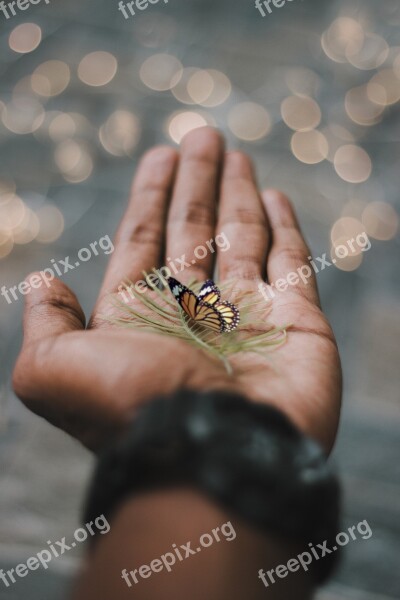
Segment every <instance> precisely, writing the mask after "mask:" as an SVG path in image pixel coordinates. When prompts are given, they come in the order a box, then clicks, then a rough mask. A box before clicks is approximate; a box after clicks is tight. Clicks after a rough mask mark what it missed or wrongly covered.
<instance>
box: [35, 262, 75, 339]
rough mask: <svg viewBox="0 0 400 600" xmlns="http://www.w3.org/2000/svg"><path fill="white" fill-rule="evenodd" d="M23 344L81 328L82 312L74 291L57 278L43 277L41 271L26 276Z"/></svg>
mask: <svg viewBox="0 0 400 600" xmlns="http://www.w3.org/2000/svg"><path fill="white" fill-rule="evenodd" d="M25 281H26V283H27V285H28V286H29V287H28V288H27V290H28V293H27V294H26V296H25V312H24V345H25V344H31V343H34V342H38V341H40V340H43V339H45V338H48V337H53V336H58V335H61V334H63V333H67V332H68V331H78V330H82V329H85V322H86V319H85V314H84V312H83V310H82V307H81V305H80V304H79V301H78V299H77V297H76V296H75V294H74V293H73V292H72V291H71V290H70V289H69V287H68V286H67V285H65V283H63V282H62V281H60V280H59V279H53V280H51V281H50V280H49V279H46V277H45V276H44V273H42V272H41V273H31V274H30V275H29V276H28V277H27V278H26V280H25Z"/></svg>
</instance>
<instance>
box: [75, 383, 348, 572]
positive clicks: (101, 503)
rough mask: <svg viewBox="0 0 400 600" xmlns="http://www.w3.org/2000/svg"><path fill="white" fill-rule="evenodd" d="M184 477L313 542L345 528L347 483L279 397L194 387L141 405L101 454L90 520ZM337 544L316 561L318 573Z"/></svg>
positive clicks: (241, 511) (255, 518)
mask: <svg viewBox="0 0 400 600" xmlns="http://www.w3.org/2000/svg"><path fill="white" fill-rule="evenodd" d="M180 484H185V485H190V486H193V487H195V488H197V489H198V490H199V491H201V492H203V493H205V494H206V495H207V496H208V497H210V498H211V499H212V500H214V501H216V502H217V503H219V504H220V505H222V506H224V507H226V508H229V509H230V510H232V511H233V512H236V513H237V514H238V515H239V516H240V517H242V518H243V519H244V520H246V521H247V522H248V523H249V525H252V526H254V527H255V528H256V529H258V530H261V531H263V532H265V533H266V534H277V535H279V536H282V537H285V538H288V539H290V540H293V541H299V542H301V543H303V544H304V549H305V550H306V549H307V547H308V544H309V543H310V542H312V543H320V542H323V541H324V540H328V541H330V540H333V539H334V537H335V535H336V533H337V531H338V530H339V529H338V527H339V523H338V519H339V502H340V491H339V484H338V481H337V478H336V477H335V476H334V475H333V474H332V472H331V470H330V469H329V468H328V466H327V463H326V456H325V455H324V453H323V451H322V450H321V448H320V447H319V446H318V444H317V443H316V442H314V441H313V440H311V439H310V438H308V437H306V436H305V435H303V434H302V433H301V432H300V431H299V430H298V429H297V428H296V427H295V426H294V425H293V424H292V423H291V422H290V421H289V419H288V418H287V417H286V416H285V415H284V414H283V413H281V412H280V411H279V410H277V409H276V408H274V407H272V406H268V405H265V404H260V403H255V402H251V401H249V400H246V399H245V398H244V397H242V396H239V395H236V394H232V393H229V392H219V391H218V392H217V391H215V392H195V391H190V390H182V391H180V392H178V393H176V394H175V395H173V396H171V397H165V398H156V399H154V400H152V401H151V402H149V403H147V404H146V405H144V406H142V407H141V408H140V410H139V411H138V414H137V415H136V416H135V420H134V421H133V422H132V424H131V426H130V428H129V431H127V433H126V435H124V436H123V437H121V438H119V439H118V440H115V441H114V442H113V443H112V445H111V446H110V447H109V448H108V449H107V450H106V451H105V452H104V453H103V454H102V455H101V456H100V459H99V462H98V465H97V468H96V471H95V475H94V479H93V482H92V485H91V488H90V491H89V494H88V499H87V505H86V510H85V515H84V519H85V522H88V521H90V520H93V519H94V518H95V517H96V516H97V515H99V514H104V515H105V516H106V517H107V518H108V519H110V518H112V516H113V514H114V513H115V511H116V509H117V508H118V506H119V505H120V504H121V503H122V502H123V501H124V500H125V499H127V498H131V497H133V496H135V495H138V494H139V493H140V492H142V491H144V490H149V489H157V488H161V487H166V486H168V487H171V486H174V485H180ZM93 539H94V538H93ZM337 554H338V553H337V552H336V553H333V554H331V555H330V556H329V557H326V558H324V560H323V561H318V562H317V563H316V565H317V566H316V568H315V569H313V570H315V575H316V579H317V580H318V581H322V580H324V579H325V578H326V576H327V575H328V574H329V573H330V571H331V569H332V566H333V564H334V562H336V558H337Z"/></svg>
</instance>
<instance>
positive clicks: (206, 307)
mask: <svg viewBox="0 0 400 600" xmlns="http://www.w3.org/2000/svg"><path fill="white" fill-rule="evenodd" d="M168 285H169V288H170V290H171V292H172V294H173V296H174V298H175V299H176V301H177V302H178V304H179V305H180V307H181V308H182V310H183V311H184V312H185V313H186V315H187V316H188V317H190V319H192V320H193V321H195V322H196V323H198V324H199V325H203V326H204V327H208V328H209V329H212V330H214V331H218V332H219V333H226V332H229V331H233V330H234V329H236V327H237V326H238V323H239V318H240V317H239V311H238V309H237V308H236V306H235V305H234V304H231V303H230V302H221V301H220V300H221V292H220V290H219V289H218V287H217V286H216V285H215V283H214V282H213V281H212V280H211V279H208V280H207V281H206V282H205V283H204V284H203V285H202V286H201V289H200V291H199V293H198V294H197V295H196V294H195V293H194V292H192V290H190V289H189V288H188V287H186V286H185V285H183V284H182V283H180V282H179V281H177V280H176V279H174V278H173V277H169V278H168Z"/></svg>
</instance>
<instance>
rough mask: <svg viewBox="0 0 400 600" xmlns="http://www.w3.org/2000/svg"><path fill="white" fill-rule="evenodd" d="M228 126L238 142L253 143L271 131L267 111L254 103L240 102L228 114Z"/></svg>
mask: <svg viewBox="0 0 400 600" xmlns="http://www.w3.org/2000/svg"><path fill="white" fill-rule="evenodd" d="M228 125H229V129H230V130H231V131H232V133H233V134H234V135H235V136H236V137H237V138H239V139H240V140H245V141H247V142H253V141H256V140H260V139H262V138H264V137H265V136H267V135H268V134H269V132H270V130H271V118H270V115H269V113H268V111H267V110H266V109H265V108H264V107H263V106H261V105H260V104H256V103H255V102H241V103H239V104H236V106H234V107H233V108H232V109H231V110H230V112H229V114H228Z"/></svg>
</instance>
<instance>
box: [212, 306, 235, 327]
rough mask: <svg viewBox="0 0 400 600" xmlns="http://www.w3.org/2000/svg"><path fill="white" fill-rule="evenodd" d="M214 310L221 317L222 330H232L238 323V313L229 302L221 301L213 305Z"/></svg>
mask: <svg viewBox="0 0 400 600" xmlns="http://www.w3.org/2000/svg"><path fill="white" fill-rule="evenodd" d="M215 310H216V311H217V312H218V313H219V314H220V316H221V318H222V324H223V328H222V331H223V332H225V331H233V330H234V329H236V327H237V326H238V325H239V321H240V314H239V310H238V309H237V307H236V306H235V305H234V304H231V303H230V302H221V303H220V304H217V305H216V306H215Z"/></svg>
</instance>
